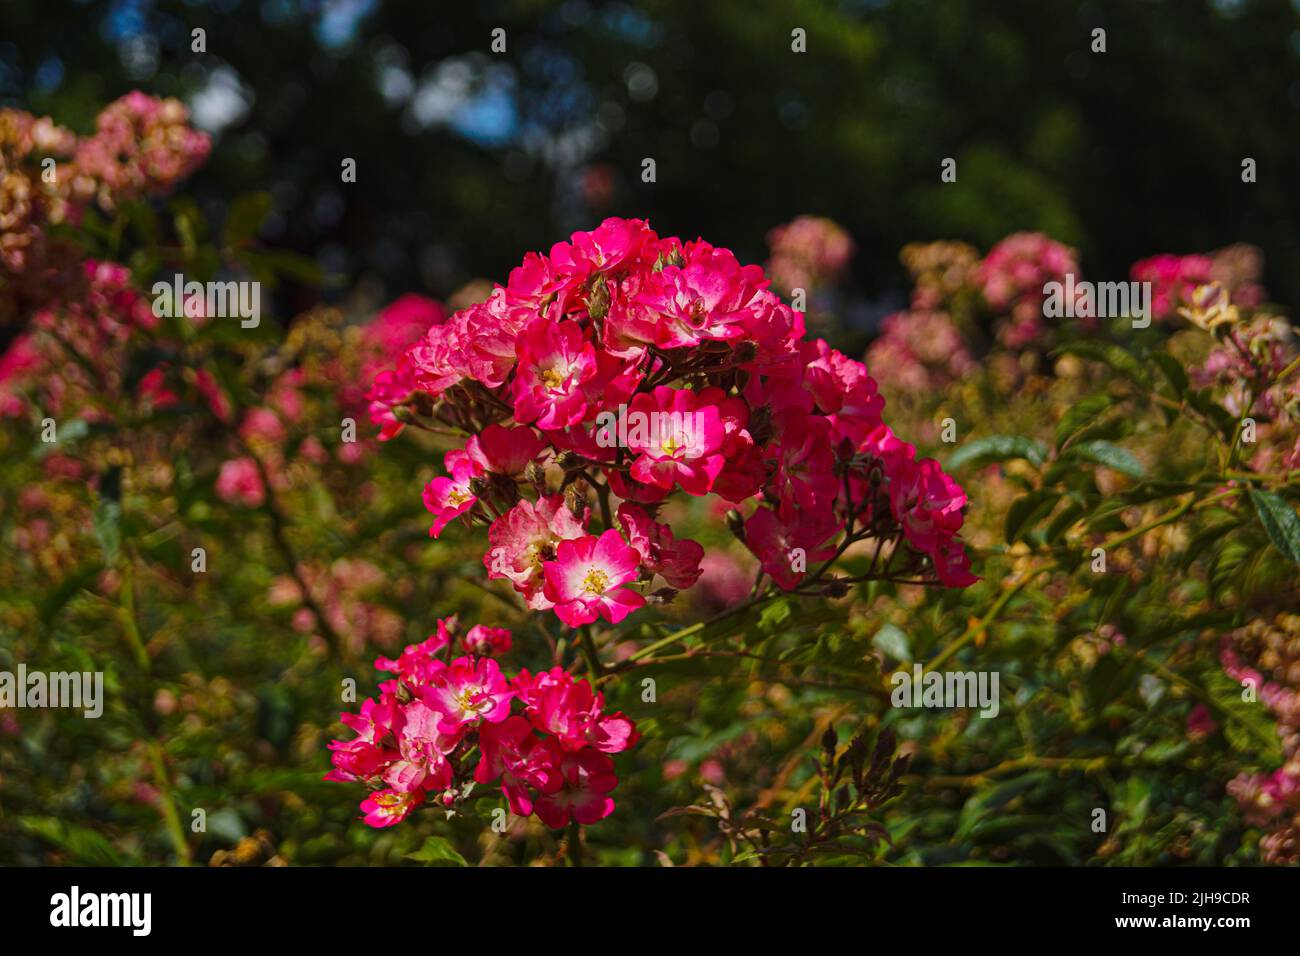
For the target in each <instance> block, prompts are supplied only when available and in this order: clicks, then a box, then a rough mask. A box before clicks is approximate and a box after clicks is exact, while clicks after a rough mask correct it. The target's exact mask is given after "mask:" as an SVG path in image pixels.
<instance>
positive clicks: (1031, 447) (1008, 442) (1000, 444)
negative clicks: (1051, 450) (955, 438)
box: [945, 435, 1047, 471]
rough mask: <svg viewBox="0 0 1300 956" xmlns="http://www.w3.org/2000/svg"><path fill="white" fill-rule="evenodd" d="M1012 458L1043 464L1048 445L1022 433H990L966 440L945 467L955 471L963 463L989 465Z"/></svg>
mask: <svg viewBox="0 0 1300 956" xmlns="http://www.w3.org/2000/svg"><path fill="white" fill-rule="evenodd" d="M1012 458H1024V459H1025V460H1026V461H1028V462H1030V463H1031V464H1033V465H1041V464H1042V463H1043V462H1044V461H1046V460H1047V446H1046V445H1044V444H1043V443H1042V442H1040V441H1035V440H1034V439H1032V438H1025V437H1024V436H1022V435H989V436H988V437H986V438H977V439H975V440H974V441H969V442H966V443H965V444H964V445H962V446H961V447H960V448H958V449H957V450H956V451H955V452H953V453H952V456H951V457H950V458H949V459H948V464H947V465H946V466H945V467H946V468H947V470H949V471H953V470H955V469H957V468H960V467H962V466H963V465H989V464H992V463H993V462H998V461H1007V460H1009V459H1012Z"/></svg>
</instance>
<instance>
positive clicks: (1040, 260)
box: [975, 232, 1081, 349]
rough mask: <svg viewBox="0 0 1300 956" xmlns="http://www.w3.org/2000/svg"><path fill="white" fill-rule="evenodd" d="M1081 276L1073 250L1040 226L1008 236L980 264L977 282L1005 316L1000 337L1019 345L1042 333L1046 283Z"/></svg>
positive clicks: (999, 328) (1010, 345) (1012, 345)
mask: <svg viewBox="0 0 1300 956" xmlns="http://www.w3.org/2000/svg"><path fill="white" fill-rule="evenodd" d="M1067 275H1073V276H1074V277H1075V279H1076V280H1078V279H1079V278H1081V276H1080V273H1079V260H1078V256H1077V255H1076V253H1075V251H1074V250H1073V249H1071V248H1070V247H1069V246H1065V245H1062V244H1061V243H1059V242H1056V241H1055V240H1053V239H1049V238H1048V237H1047V236H1045V235H1043V234H1042V233H1040V232H1017V233H1014V234H1012V235H1010V236H1007V237H1006V238H1005V239H1003V240H1002V241H1001V242H999V243H998V244H997V245H995V246H994V247H993V248H992V249H990V250H989V254H988V255H987V256H985V257H984V260H983V261H982V262H981V263H980V264H979V268H978V269H977V270H976V273H975V282H976V284H977V285H978V286H979V288H980V290H981V292H983V294H984V299H985V301H986V302H987V303H988V304H989V306H990V307H991V308H992V309H993V310H994V311H995V312H997V313H998V314H1000V315H1005V316H1006V318H1005V319H1004V320H1002V321H1001V322H999V323H998V325H997V327H996V328H995V334H996V335H997V339H998V342H999V343H1001V344H1002V345H1004V346H1005V347H1007V348H1009V349H1021V348H1024V347H1026V346H1027V345H1029V344H1030V343H1032V342H1036V341H1038V340H1039V339H1041V338H1042V337H1043V335H1044V334H1045V332H1046V331H1047V329H1046V324H1045V322H1044V317H1043V300H1044V298H1045V296H1044V292H1043V286H1045V285H1046V284H1047V283H1049V282H1064V281H1065V277H1066V276H1067Z"/></svg>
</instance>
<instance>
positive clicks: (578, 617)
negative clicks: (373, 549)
mask: <svg viewBox="0 0 1300 956" xmlns="http://www.w3.org/2000/svg"><path fill="white" fill-rule="evenodd" d="M768 284H769V283H768V280H767V279H766V278H765V277H764V275H763V271H762V269H760V268H759V267H757V266H752V265H742V264H741V263H740V262H738V261H737V259H736V257H735V256H734V255H733V254H732V253H731V252H730V251H728V250H726V249H722V248H718V247H715V246H713V245H711V244H709V243H707V242H705V241H703V240H696V241H694V242H685V243H683V242H682V241H681V240H679V239H676V238H660V237H659V236H658V235H656V234H655V232H654V231H653V230H652V229H651V228H650V227H649V225H647V224H646V223H645V222H643V221H640V220H635V219H626V220H625V219H608V220H606V221H605V222H604V223H602V224H601V225H600V226H599V227H598V228H597V229H595V230H594V231H592V232H580V233H575V234H574V235H573V237H572V239H571V241H570V242H562V243H558V244H557V245H555V246H554V247H553V248H552V249H551V251H550V253H549V254H547V255H542V254H538V253H531V254H529V255H528V256H527V257H525V259H524V261H523V263H522V264H521V265H520V266H519V267H518V268H516V269H515V270H514V271H512V272H511V274H510V277H509V280H508V282H507V283H506V285H505V286H498V287H497V288H495V289H494V290H493V292H492V294H491V296H490V297H489V298H488V299H487V300H486V301H485V302H482V303H479V304H476V305H473V306H471V307H469V308H466V309H462V310H461V311H459V312H456V313H455V314H453V315H452V316H450V317H449V318H448V319H447V321H445V322H442V323H439V324H435V325H433V326H432V327H431V328H430V329H429V330H428V332H427V334H425V335H424V336H423V337H422V338H421V339H420V340H419V341H417V342H416V343H415V344H414V345H413V346H412V347H411V348H409V349H408V350H407V351H406V353H405V354H404V355H403V356H402V358H401V359H400V360H399V361H398V363H397V366H396V368H394V369H390V370H386V371H385V372H382V373H381V374H380V375H379V376H377V377H376V381H375V384H374V387H373V388H372V390H371V392H370V399H371V416H372V419H373V420H374V421H375V422H376V423H378V424H380V425H381V426H382V429H383V434H384V436H385V437H391V436H392V435H395V434H396V433H397V432H399V431H401V429H402V428H403V427H404V425H405V424H407V423H412V424H417V425H421V427H425V428H431V430H433V431H439V432H445V431H447V430H448V428H450V429H454V430H455V431H457V432H460V433H462V434H465V435H467V436H468V440H467V442H466V443H465V445H464V447H461V448H456V449H453V450H451V451H449V452H448V453H447V454H446V457H445V460H444V465H445V470H446V472H447V473H446V475H445V476H441V477H438V478H435V479H434V480H433V481H431V482H430V483H429V485H428V486H427V487H426V488H425V491H424V503H425V506H426V507H427V508H428V510H429V511H430V512H431V513H432V515H433V524H432V528H431V534H433V535H434V536H438V535H440V534H442V533H443V531H444V529H445V528H446V527H447V526H448V525H449V524H450V523H451V522H452V521H454V520H456V519H462V520H465V521H468V522H480V523H483V524H487V525H488V526H489V530H488V538H489V542H490V547H489V550H488V552H487V554H486V555H485V556H484V562H485V564H486V566H487V570H488V574H489V577H492V578H499V579H506V580H508V581H509V582H510V583H511V584H512V585H513V586H514V588H515V589H516V590H517V591H518V592H519V593H520V594H521V595H523V598H524V599H525V601H526V602H527V604H528V606H529V607H531V608H533V609H537V610H543V609H552V608H553V609H554V610H555V612H556V614H557V615H558V616H559V617H560V618H561V620H563V621H564V622H566V623H567V624H570V625H575V626H576V625H580V624H585V623H588V622H591V621H594V620H596V618H597V617H601V618H604V619H605V620H607V621H610V622H613V623H617V622H618V621H620V620H622V619H623V618H624V617H625V616H626V615H627V614H628V613H629V612H631V611H632V610H635V609H636V608H638V607H640V606H642V605H643V604H645V603H646V596H647V594H651V595H653V596H655V597H656V598H666V597H671V595H672V594H673V593H675V591H676V590H679V589H682V588H686V587H690V586H691V585H692V584H693V583H694V582H695V580H696V579H697V578H698V577H699V574H700V561H701V559H702V557H703V548H702V547H701V546H700V545H699V544H698V543H697V542H694V541H690V540H686V539H679V538H677V537H676V536H675V535H674V534H673V532H672V531H671V529H670V528H669V526H668V525H667V524H665V523H662V522H660V521H658V520H657V518H658V515H659V511H660V508H661V507H662V505H663V503H664V502H665V500H666V499H667V498H669V496H670V495H673V494H675V493H681V494H684V495H687V496H695V497H699V496H704V495H709V494H713V495H717V496H718V497H719V498H721V499H723V500H724V501H726V502H728V503H730V504H732V505H733V506H735V507H734V514H732V515H731V526H732V528H733V530H734V531H735V532H736V534H737V535H738V536H739V537H741V538H742V540H743V541H744V542H745V544H746V545H747V546H748V547H749V549H750V550H751V551H752V552H753V553H754V554H755V555H756V556H757V557H758V559H759V561H760V562H761V565H762V568H763V570H764V572H765V573H766V574H767V575H769V576H770V577H771V578H772V580H773V581H775V582H776V584H777V585H779V586H780V587H782V588H786V589H794V588H796V587H799V586H801V585H806V586H808V587H812V586H813V585H814V584H815V582H816V581H817V580H818V574H819V573H820V571H818V570H817V569H814V568H813V563H814V562H823V561H829V560H830V559H832V558H833V557H835V556H836V555H837V554H838V553H840V551H841V549H843V548H846V547H848V546H849V545H851V544H853V543H854V542H857V541H862V540H866V539H873V540H874V541H875V542H876V545H877V548H878V549H882V548H883V549H884V552H885V554H886V555H887V557H888V559H889V560H888V561H887V562H886V564H885V565H882V568H883V567H885V566H888V567H889V568H890V571H889V575H890V576H892V577H893V578H894V579H896V580H905V581H908V582H912V583H934V582H937V583H942V584H944V585H947V586H952V587H963V586H966V585H969V584H971V583H972V582H973V581H975V580H976V579H975V577H974V576H973V575H972V574H971V573H970V570H969V560H968V558H967V556H966V554H965V551H964V549H963V546H962V543H961V538H960V529H961V525H962V520H963V509H964V507H965V504H966V496H965V494H964V492H963V491H962V489H961V488H960V487H959V486H958V485H957V483H956V482H955V481H953V480H952V478H950V477H949V476H948V475H946V474H945V473H944V472H943V470H942V469H941V468H940V466H939V464H938V462H936V461H934V460H931V459H918V458H917V457H916V450H915V448H914V447H913V446H911V445H909V444H906V443H905V442H902V441H900V440H899V439H898V438H897V437H896V436H895V435H894V434H893V432H892V431H891V430H890V429H889V428H888V426H886V425H885V424H884V423H883V421H882V419H881V413H882V411H883V406H884V400H883V398H882V397H881V396H880V395H879V393H878V391H877V388H876V383H875V381H874V380H873V379H872V378H871V376H870V375H869V374H868V373H867V369H866V367H865V366H863V365H862V363H861V362H857V361H854V360H853V359H850V358H848V357H846V356H844V355H843V354H841V353H840V352H838V351H836V350H834V349H832V348H830V347H829V346H828V345H827V344H826V343H825V342H824V341H820V340H814V341H809V340H805V338H804V323H803V316H802V314H801V313H798V312H795V311H793V310H792V309H791V308H790V307H789V306H787V305H786V304H784V303H783V302H781V300H780V299H779V298H778V297H777V296H776V295H775V294H773V293H772V292H771V291H769V289H768ZM428 422H431V423H432V426H436V427H431V425H430V424H428ZM593 496H594V498H595V500H596V501H597V502H598V503H599V505H600V515H601V519H600V520H601V526H599V527H597V526H594V525H593V518H592V497H593ZM878 553H879V552H878ZM822 570H824V568H823V569H822ZM656 576H658V577H659V578H662V579H663V582H664V584H665V585H666V587H664V588H661V589H660V590H659V591H651V590H650V589H651V587H652V586H653V584H654V578H655V577H656ZM882 576H883V575H882Z"/></svg>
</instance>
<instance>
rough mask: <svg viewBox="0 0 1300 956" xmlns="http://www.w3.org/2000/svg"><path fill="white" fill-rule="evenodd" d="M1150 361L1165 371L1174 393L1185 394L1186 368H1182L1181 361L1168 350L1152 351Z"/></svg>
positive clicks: (1179, 395) (1180, 396) (1186, 382)
mask: <svg viewBox="0 0 1300 956" xmlns="http://www.w3.org/2000/svg"><path fill="white" fill-rule="evenodd" d="M1151 361H1153V362H1155V363H1156V364H1157V365H1159V366H1160V371H1162V372H1164V373H1165V378H1167V379H1169V384H1170V385H1172V386H1173V387H1174V394H1175V395H1176V396H1177V397H1179V398H1182V397H1183V396H1184V395H1185V394H1187V386H1188V384H1189V382H1188V378H1187V370H1186V369H1185V368H1183V363H1182V362H1180V361H1178V359H1176V358H1174V357H1173V356H1172V355H1170V354H1169V353H1168V352H1153V353H1152V354H1151Z"/></svg>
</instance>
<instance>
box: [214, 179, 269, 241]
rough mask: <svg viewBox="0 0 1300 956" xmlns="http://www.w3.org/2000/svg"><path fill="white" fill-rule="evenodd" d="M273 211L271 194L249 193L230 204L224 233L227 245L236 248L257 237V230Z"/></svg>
mask: <svg viewBox="0 0 1300 956" xmlns="http://www.w3.org/2000/svg"><path fill="white" fill-rule="evenodd" d="M270 211H271V194H270V193H265V192H259V193H248V194H247V195H244V196H240V197H239V198H238V199H236V200H235V201H234V202H233V203H231V204H230V213H229V215H227V216H226V228H225V231H224V232H223V233H222V235H223V238H224V239H225V243H226V245H227V246H229V247H231V248H235V247H237V246H241V245H243V244H245V243H247V242H251V241H252V240H254V239H256V238H257V231H258V230H259V229H261V228H262V222H263V221H264V220H265V219H266V217H267V214H268V213H270Z"/></svg>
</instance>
